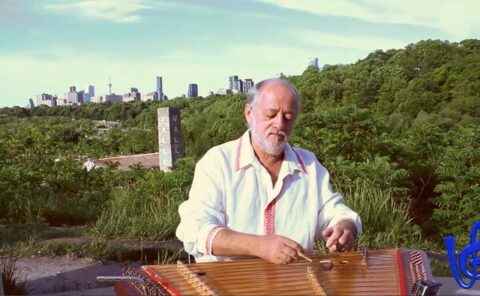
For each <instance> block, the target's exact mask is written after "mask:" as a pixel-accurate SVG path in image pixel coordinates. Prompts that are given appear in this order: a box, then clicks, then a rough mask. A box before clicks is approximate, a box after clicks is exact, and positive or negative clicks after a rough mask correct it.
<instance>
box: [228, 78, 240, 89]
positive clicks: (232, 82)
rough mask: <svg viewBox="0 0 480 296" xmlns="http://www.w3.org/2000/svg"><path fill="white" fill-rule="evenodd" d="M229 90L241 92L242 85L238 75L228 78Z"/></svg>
mask: <svg viewBox="0 0 480 296" xmlns="http://www.w3.org/2000/svg"><path fill="white" fill-rule="evenodd" d="M228 88H229V89H231V90H234V89H236V90H238V91H239V90H240V84H239V82H238V76H237V75H232V76H230V77H228Z"/></svg>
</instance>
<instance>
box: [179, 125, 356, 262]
mask: <svg viewBox="0 0 480 296" xmlns="http://www.w3.org/2000/svg"><path fill="white" fill-rule="evenodd" d="M179 213H180V218H181V222H180V224H179V226H178V228H177V231H176V235H177V237H178V238H179V239H180V240H181V241H183V243H184V248H185V251H187V252H188V253H190V254H192V255H194V256H195V259H196V261H197V262H202V261H215V260H226V259H232V258H233V257H226V256H214V255H213V254H212V241H213V238H214V237H215V235H216V234H217V233H218V231H220V230H221V229H223V228H228V229H231V230H235V231H238V232H243V233H249V234H258V235H262V234H277V235H282V236H285V237H288V238H290V239H292V240H294V241H296V242H297V243H299V244H300V245H301V246H302V247H303V248H304V250H305V251H306V252H309V251H312V250H313V245H314V242H315V239H316V238H320V237H321V232H322V231H323V230H324V229H326V228H328V227H330V226H333V225H335V224H336V223H338V222H340V221H341V220H345V219H347V220H351V221H352V222H353V223H354V224H355V225H356V227H357V236H358V235H360V233H361V229H362V225H361V221H360V218H359V216H358V215H357V214H356V213H355V212H353V211H352V210H351V209H350V208H348V207H347V206H346V205H344V204H343V203H342V197H341V195H340V194H338V193H335V192H333V191H332V189H331V186H330V176H329V174H328V171H327V170H326V169H325V168H324V167H323V166H322V165H321V164H320V163H319V161H318V160H317V158H316V157H315V155H314V154H313V153H311V152H309V151H306V150H304V149H300V148H293V147H291V146H290V145H289V144H287V145H286V146H285V155H284V160H283V162H282V165H281V169H280V173H279V176H278V180H277V182H276V183H275V186H272V181H271V178H270V175H269V173H268V172H267V170H266V169H265V168H264V167H263V166H262V165H261V163H260V161H259V160H258V159H257V157H256V156H255V153H254V151H253V148H252V145H251V143H250V134H249V132H248V131H247V132H245V133H244V134H243V136H242V137H241V138H239V139H237V140H234V141H231V142H228V143H225V144H222V145H219V146H216V147H213V148H211V149H210V150H209V151H208V152H207V153H206V154H205V155H204V157H203V158H202V159H200V161H199V162H198V163H197V165H196V167H195V175H194V179H193V183H192V187H191V189H190V193H189V199H188V200H187V201H185V202H183V203H182V204H181V205H180V207H179Z"/></svg>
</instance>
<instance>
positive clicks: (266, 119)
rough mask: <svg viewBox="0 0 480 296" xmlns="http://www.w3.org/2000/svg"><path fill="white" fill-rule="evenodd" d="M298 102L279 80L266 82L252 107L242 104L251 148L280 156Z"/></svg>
mask: <svg viewBox="0 0 480 296" xmlns="http://www.w3.org/2000/svg"><path fill="white" fill-rule="evenodd" d="M298 112H299V102H298V101H297V100H296V99H295V97H294V95H293V93H292V91H291V89H290V88H289V87H288V86H287V85H284V84H282V83H280V82H275V81H274V82H269V83H268V84H266V85H264V86H263V87H262V91H261V92H260V95H259V97H258V99H257V101H256V103H255V104H254V106H253V107H250V106H246V107H245V117H246V119H247V122H248V126H249V128H250V132H251V134H252V141H253V145H254V147H255V146H256V147H258V148H260V149H261V150H262V151H263V152H265V153H266V154H268V155H274V156H277V155H280V154H282V152H283V149H284V147H285V144H286V143H287V142H288V138H289V137H290V135H291V134H292V131H293V126H294V124H295V119H296V118H297V115H298Z"/></svg>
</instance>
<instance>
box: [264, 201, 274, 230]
mask: <svg viewBox="0 0 480 296" xmlns="http://www.w3.org/2000/svg"><path fill="white" fill-rule="evenodd" d="M276 203H277V198H275V199H273V200H272V201H271V202H270V203H269V204H268V206H267V208H266V209H265V222H264V224H263V226H264V232H265V234H266V235H269V234H275V204H276Z"/></svg>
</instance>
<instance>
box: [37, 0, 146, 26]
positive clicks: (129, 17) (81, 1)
mask: <svg viewBox="0 0 480 296" xmlns="http://www.w3.org/2000/svg"><path fill="white" fill-rule="evenodd" d="M144 3H145V1H144V0H101V1H100V0H77V1H61V2H54V3H50V4H46V5H44V8H45V9H47V10H51V11H57V12H66V13H70V14H79V15H82V16H84V17H88V18H94V19H102V20H107V21H112V22H135V21H137V20H139V18H140V16H139V13H140V11H141V10H145V9H151V8H152V6H149V5H146V4H144Z"/></svg>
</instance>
